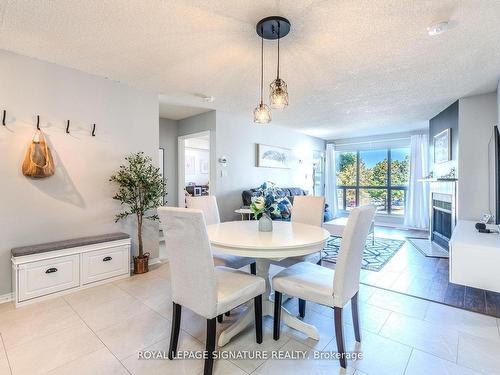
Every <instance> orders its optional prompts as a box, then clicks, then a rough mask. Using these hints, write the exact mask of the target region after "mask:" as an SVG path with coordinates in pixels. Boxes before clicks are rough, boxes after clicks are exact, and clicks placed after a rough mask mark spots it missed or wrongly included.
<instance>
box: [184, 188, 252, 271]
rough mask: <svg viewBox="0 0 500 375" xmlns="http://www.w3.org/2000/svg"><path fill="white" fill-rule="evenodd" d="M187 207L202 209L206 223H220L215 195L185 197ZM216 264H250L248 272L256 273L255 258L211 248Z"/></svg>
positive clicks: (230, 265) (231, 265)
mask: <svg viewBox="0 0 500 375" xmlns="http://www.w3.org/2000/svg"><path fill="white" fill-rule="evenodd" d="M186 205H187V208H196V209H199V210H202V211H203V214H204V215H205V222H206V223H207V225H211V224H218V223H220V216H219V207H218V205H217V198H216V197H215V195H204V196H201V197H186ZM212 251H213V254H214V262H215V265H216V266H226V267H230V268H236V269H239V268H241V267H245V266H248V265H249V266H250V272H251V273H252V274H254V275H255V274H256V266H255V259H252V258H247V257H239V256H235V255H229V254H223V253H221V252H217V249H216V248H213V249H212Z"/></svg>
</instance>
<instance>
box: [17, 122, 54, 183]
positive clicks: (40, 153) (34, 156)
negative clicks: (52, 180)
mask: <svg viewBox="0 0 500 375" xmlns="http://www.w3.org/2000/svg"><path fill="white" fill-rule="evenodd" d="M37 136H38V141H35V139H36V138H37ZM22 171H23V175H25V176H26V177H31V178H45V177H50V176H52V175H53V174H54V173H55V166H54V159H52V154H51V153H50V149H49V146H47V142H46V141H45V137H44V136H43V133H42V131H41V130H37V131H36V133H35V135H34V136H33V140H32V141H31V143H30V145H29V147H28V151H27V152H26V156H25V157H24V162H23V167H22Z"/></svg>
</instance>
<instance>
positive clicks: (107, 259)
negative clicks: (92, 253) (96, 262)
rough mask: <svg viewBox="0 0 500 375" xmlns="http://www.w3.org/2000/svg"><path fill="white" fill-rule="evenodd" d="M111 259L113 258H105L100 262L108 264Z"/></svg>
mask: <svg viewBox="0 0 500 375" xmlns="http://www.w3.org/2000/svg"><path fill="white" fill-rule="evenodd" d="M111 259H113V258H111V257H105V258H104V259H103V260H102V261H103V262H109V261H110V260H111Z"/></svg>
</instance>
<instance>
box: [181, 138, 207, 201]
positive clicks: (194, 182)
mask: <svg viewBox="0 0 500 375" xmlns="http://www.w3.org/2000/svg"><path fill="white" fill-rule="evenodd" d="M178 142H179V144H178V152H179V167H178V170H179V175H178V182H179V188H178V192H179V199H178V203H179V207H185V206H186V196H193V197H196V196H203V195H210V186H211V184H210V181H211V177H212V176H213V173H212V165H211V163H210V146H211V145H210V131H204V132H200V133H194V134H188V135H183V136H180V137H179V138H178Z"/></svg>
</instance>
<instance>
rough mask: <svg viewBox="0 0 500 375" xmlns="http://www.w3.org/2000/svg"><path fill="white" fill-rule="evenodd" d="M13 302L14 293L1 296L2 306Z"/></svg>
mask: <svg viewBox="0 0 500 375" xmlns="http://www.w3.org/2000/svg"><path fill="white" fill-rule="evenodd" d="M10 301H12V293H6V294H3V295H0V304H2V303H7V302H10Z"/></svg>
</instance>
